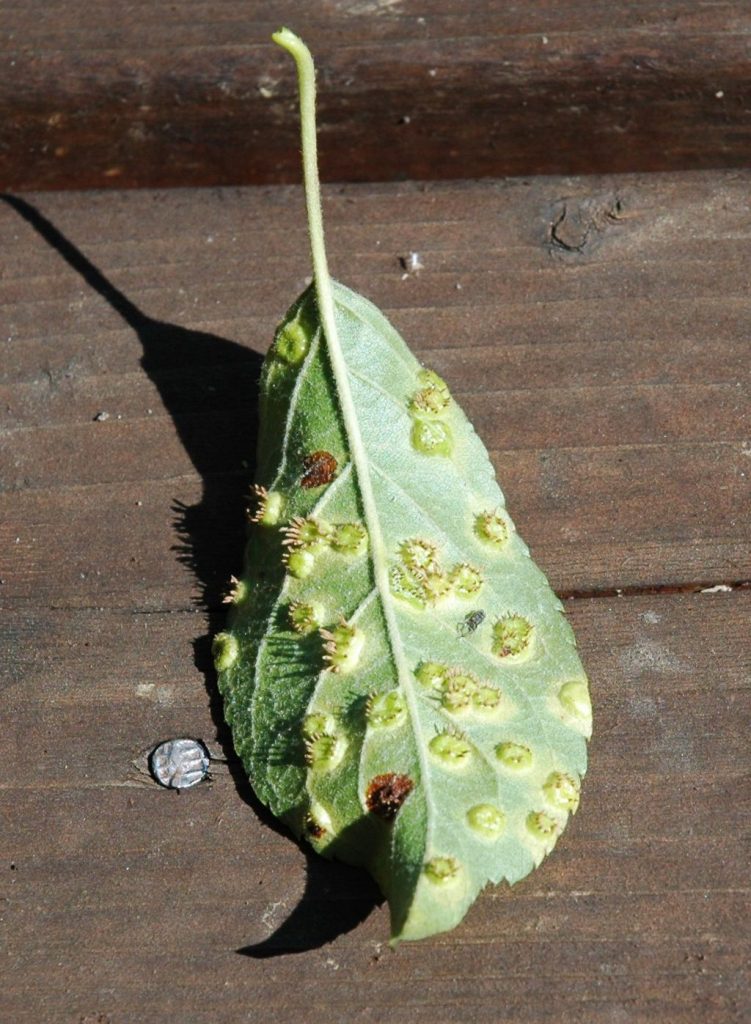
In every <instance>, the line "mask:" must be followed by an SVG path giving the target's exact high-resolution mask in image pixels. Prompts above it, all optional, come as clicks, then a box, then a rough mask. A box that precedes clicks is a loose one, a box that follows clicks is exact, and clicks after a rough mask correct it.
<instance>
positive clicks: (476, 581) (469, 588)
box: [449, 562, 482, 599]
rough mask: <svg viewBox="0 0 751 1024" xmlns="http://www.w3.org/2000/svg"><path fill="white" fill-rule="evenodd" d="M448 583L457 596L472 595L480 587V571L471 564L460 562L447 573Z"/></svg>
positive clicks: (465, 596)
mask: <svg viewBox="0 0 751 1024" xmlns="http://www.w3.org/2000/svg"><path fill="white" fill-rule="evenodd" d="M449 583H450V584H451V589H452V590H453V592H454V593H455V594H456V596H457V597H461V598H464V599H466V598H470V597H474V596H475V594H477V593H478V592H479V590H480V589H481V588H482V573H481V572H480V570H479V569H475V567H474V566H473V565H468V564H467V563H466V562H462V563H461V564H460V565H455V566H454V568H453V569H452V570H451V572H450V573H449Z"/></svg>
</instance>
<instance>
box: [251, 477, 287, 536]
mask: <svg viewBox="0 0 751 1024" xmlns="http://www.w3.org/2000/svg"><path fill="white" fill-rule="evenodd" d="M253 494H254V495H255V497H256V503H257V504H256V510H255V512H254V513H253V515H252V516H251V517H250V521H251V522H252V523H258V524H259V525H260V526H276V525H277V523H278V522H279V520H280V519H281V517H282V512H283V510H284V498H283V497H282V495H281V494H279V492H278V491H267V490H266V488H265V487H262V486H261V485H260V484H254V485H253Z"/></svg>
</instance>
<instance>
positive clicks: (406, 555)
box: [399, 537, 438, 572]
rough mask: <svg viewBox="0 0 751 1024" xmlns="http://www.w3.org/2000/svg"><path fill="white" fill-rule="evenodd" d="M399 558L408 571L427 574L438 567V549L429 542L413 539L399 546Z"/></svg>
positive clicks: (418, 538)
mask: <svg viewBox="0 0 751 1024" xmlns="http://www.w3.org/2000/svg"><path fill="white" fill-rule="evenodd" d="M399 558H400V559H401V560H402V562H403V563H404V565H405V567H406V568H407V569H410V570H415V569H422V570H425V571H426V572H427V571H429V570H432V569H436V568H437V567H438V548H437V547H436V545H435V544H433V543H431V541H429V540H422V539H421V538H420V537H413V538H411V539H410V540H405V541H402V543H401V544H400V545H399Z"/></svg>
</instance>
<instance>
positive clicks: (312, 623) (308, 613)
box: [289, 601, 322, 636]
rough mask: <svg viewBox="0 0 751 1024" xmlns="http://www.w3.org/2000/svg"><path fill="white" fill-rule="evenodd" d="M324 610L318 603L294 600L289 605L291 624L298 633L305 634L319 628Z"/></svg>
mask: <svg viewBox="0 0 751 1024" xmlns="http://www.w3.org/2000/svg"><path fill="white" fill-rule="evenodd" d="M321 622H322V612H321V609H320V608H319V607H318V605H315V604H308V603H307V602H306V601H292V602H291V603H290V606H289V624H290V626H292V628H293V629H294V631H295V632H296V633H299V634H300V635H301V636H305V635H307V634H308V633H313V632H314V631H315V630H316V629H319V628H320V626H321Z"/></svg>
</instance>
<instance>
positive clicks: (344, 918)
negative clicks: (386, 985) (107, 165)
mask: <svg viewBox="0 0 751 1024" xmlns="http://www.w3.org/2000/svg"><path fill="white" fill-rule="evenodd" d="M0 199H2V201H3V202H4V203H6V204H7V205H8V206H10V207H11V208H12V209H13V210H15V211H16V213H18V215H19V216H20V217H22V218H23V220H24V221H26V223H27V224H29V225H30V226H31V227H32V228H33V229H34V230H35V231H36V232H37V234H38V235H39V236H40V237H41V238H42V239H44V241H45V242H46V243H47V244H48V245H49V246H50V247H51V248H52V249H54V250H55V252H57V253H58V254H59V255H60V256H61V257H62V258H63V259H64V260H65V261H66V263H68V265H69V266H70V267H72V268H73V270H75V271H76V272H77V273H78V274H79V275H80V276H81V278H82V279H83V280H84V281H85V282H86V284H87V285H88V286H89V287H90V288H92V289H93V290H94V291H96V292H97V293H98V294H99V295H100V296H101V297H102V298H103V299H104V300H105V301H106V302H107V303H108V304H109V305H110V306H111V307H112V309H114V310H115V311H116V312H117V313H118V314H119V315H120V316H121V317H122V319H123V320H124V321H125V322H126V323H127V324H128V325H129V326H130V327H131V328H132V329H133V330H134V331H135V332H136V334H137V335H138V338H139V339H140V341H141V345H142V347H143V356H142V358H141V365H142V367H143V369H144V371H145V372H146V374H147V375H148V376H149V377H150V378H151V380H152V381H153V383H154V384H155V386H156V387H157V389H158V391H159V394H160V396H161V398H162V401H163V403H164V406H165V408H166V410H167V411H168V413H169V414H170V416H171V418H172V421H173V423H174V425H175V429H176V430H177V433H178V435H179V437H180V440H181V442H182V444H183V446H184V448H185V451H186V453H187V454H188V456H189V458H190V460H191V462H192V463H193V465H194V466H195V469H196V471H197V472H198V473H199V475H200V477H201V479H202V482H203V493H202V497H201V500H200V502H198V503H197V504H195V505H184V504H182V503H176V504H175V506H173V511H174V513H175V531H176V533H177V544H176V545H175V550H176V552H177V557H178V559H179V560H180V561H181V562H182V563H183V564H185V565H186V566H187V567H188V568H189V570H190V571H191V572H192V573H193V574H194V576H195V578H196V580H197V581H198V583H199V586H200V604H201V606H202V607H203V609H204V610H205V612H206V618H207V624H208V633H207V634H204V635H203V636H200V637H197V638H196V640H195V641H194V645H193V653H194V662H195V665H196V667H197V668H198V670H199V671H200V672H201V673H202V674H203V676H204V679H205V681H206V689H207V692H208V694H209V700H210V709H211V716H212V720H213V723H214V726H215V728H216V736H217V742H218V743H219V744H220V746H221V748H222V752H223V754H224V757H225V759H226V762H227V766H228V769H229V771H230V774H231V776H232V779H233V782H234V784H235V787H236V789H237V792H238V794H239V796H240V797H241V798H242V799H243V800H244V801H245V803H247V804H248V805H249V806H250V807H251V808H252V809H253V811H254V812H255V813H256V814H257V815H258V817H259V819H260V820H261V821H262V822H263V823H264V824H265V825H266V826H267V827H269V828H271V829H273V830H274V831H276V832H279V833H280V834H283V835H288V833H287V830H286V829H285V828H284V827H283V826H282V825H280V824H279V823H278V822H277V820H276V819H275V818H274V816H273V815H272V814H271V813H270V812H269V811H268V810H267V809H266V808H265V807H264V806H263V805H262V804H261V803H260V802H259V801H258V800H257V799H256V797H255V795H254V794H253V791H252V789H251V786H250V783H249V782H248V778H247V776H246V774H245V771H244V769H243V766H242V764H241V763H240V761H239V760H238V758H237V756H236V755H235V753H234V750H233V747H232V737H231V734H230V730H229V728H228V727H227V725H226V723H225V721H224V716H223V712H222V701H221V696H220V694H219V690H218V688H217V685H216V675H215V672H214V667H213V662H212V658H211V637H212V636H213V635H214V633H215V632H217V631H218V630H219V629H220V628H221V625H222V624H223V621H224V609H223V608H222V605H221V596H222V593H223V591H224V588H225V586H226V583H227V580H228V579H229V577H230V575H231V573H233V572H237V570H238V568H239V567H240V566H241V564H242V559H243V549H244V538H245V529H246V527H245V514H244V505H245V496H246V495H247V493H248V483H249V481H250V480H252V478H253V470H254V459H255V449H256V434H257V416H258V378H259V374H260V370H261V364H262V358H261V356H260V355H258V353H256V352H253V351H252V350H251V349H248V348H245V347H244V346H242V345H238V344H237V343H236V342H233V341H228V340H227V339H226V338H221V337H219V336H218V335H215V334H210V333H207V332H204V331H195V330H190V329H189V328H185V327H181V326H179V325H177V324H170V323H165V322H164V321H160V320H154V319H152V318H151V317H149V316H147V315H146V314H145V313H143V312H142V311H141V310H140V309H139V308H138V306H136V305H135V303H133V302H132V301H131V300H130V299H129V298H127V296H125V295H124V294H123V292H121V291H120V290H119V289H118V288H116V287H115V285H114V284H112V282H111V281H109V280H108V279H107V277H105V275H104V274H103V273H102V272H101V271H100V270H99V269H98V268H97V267H96V266H94V264H93V263H92V262H91V261H90V260H89V259H88V258H87V257H86V256H85V255H84V254H83V253H82V252H81V251H80V249H78V248H77V247H76V246H75V245H74V244H73V243H72V242H71V241H70V240H69V239H68V238H67V237H66V236H65V235H63V234H62V232H61V231H60V230H59V229H58V228H56V227H55V226H54V224H52V223H51V221H49V220H48V219H47V218H46V217H45V216H44V215H43V214H42V213H41V212H40V211H39V210H37V209H36V207H34V206H32V204H31V203H29V202H27V201H26V200H24V199H21V198H20V197H18V196H12V195H8V194H4V195H2V194H0ZM293 841H294V840H293ZM300 848H301V850H302V852H303V853H304V854H305V856H306V860H307V876H306V886H305V892H304V893H303V896H302V898H301V900H300V903H299V905H298V906H297V908H296V909H295V910H294V911H293V912H292V914H291V915H290V917H289V918H288V919H287V920H286V921H285V922H284V924H283V925H282V926H281V927H280V928H279V930H278V932H276V933H275V934H274V935H272V936H270V937H269V938H268V939H266V940H265V941H264V942H262V943H260V944H258V945H256V946H251V947H247V948H246V949H243V950H239V951H238V952H241V953H245V954H247V955H251V956H274V955H276V954H280V953H288V952H291V951H298V952H301V951H303V950H306V949H314V948H317V947H319V946H321V945H324V944H326V943H327V942H330V941H332V940H333V939H334V938H336V937H337V936H338V935H340V934H342V933H344V932H346V931H349V930H350V929H351V928H354V927H355V925H357V924H359V923H360V922H361V921H362V920H363V919H364V918H365V917H367V915H368V914H369V912H370V911H371V910H372V909H373V906H374V905H375V904H376V903H378V902H379V900H380V896H379V894H378V892H377V890H376V889H375V887H374V885H373V883H372V882H371V881H370V878H369V877H368V875H366V874H365V872H363V871H358V870H357V869H356V868H351V867H347V866H345V865H341V864H337V865H335V866H334V865H332V864H329V863H326V862H325V861H323V860H321V858H319V857H318V856H317V855H316V854H314V853H312V852H311V851H310V850H308V849H307V848H305V847H302V846H301V847H300ZM345 878H351V879H356V880H357V888H358V890H359V891H361V892H362V896H361V897H360V896H359V895H358V897H357V898H355V899H344V900H342V899H341V898H339V899H335V900H329V898H328V895H327V894H328V893H329V892H332V891H334V890H337V889H338V888H339V886H340V882H341V880H343V879H345Z"/></svg>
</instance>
